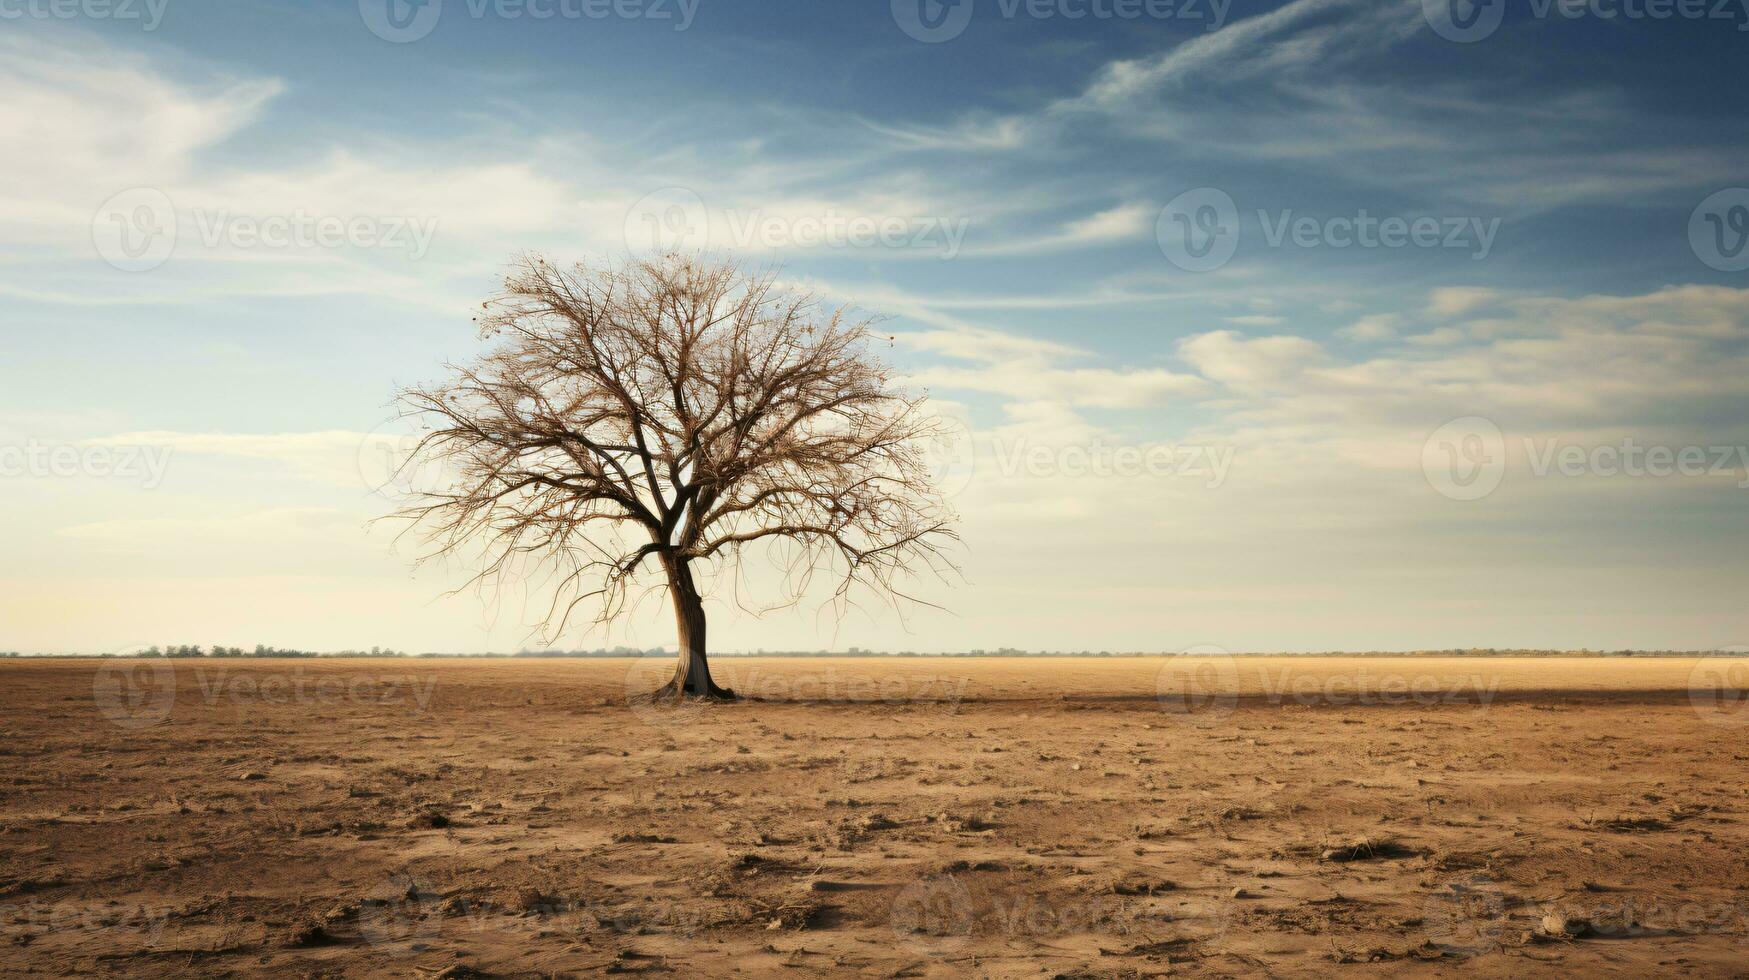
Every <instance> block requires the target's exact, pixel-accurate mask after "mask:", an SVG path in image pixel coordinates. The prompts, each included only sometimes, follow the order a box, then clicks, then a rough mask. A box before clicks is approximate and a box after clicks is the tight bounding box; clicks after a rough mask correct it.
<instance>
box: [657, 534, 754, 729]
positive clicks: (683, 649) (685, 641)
mask: <svg viewBox="0 0 1749 980" xmlns="http://www.w3.org/2000/svg"><path fill="white" fill-rule="evenodd" d="M662 568H663V570H664V571H666V572H667V573H668V591H669V593H670V595H671V596H672V597H673V599H674V625H675V627H676V628H677V630H678V633H679V637H680V643H679V647H680V663H679V664H678V665H677V666H676V667H675V669H674V679H673V680H671V681H669V682H668V683H667V684H664V685H662V688H661V689H660V690H658V691H656V694H655V696H656V697H657V698H676V699H678V698H682V697H695V698H709V699H711V700H716V701H733V700H734V699H735V692H734V691H731V690H729V689H728V688H726V687H718V686H717V682H716V681H714V680H712V679H711V668H710V661H709V659H708V657H707V656H706V654H705V624H704V602H703V601H702V600H701V599H700V598H699V595H698V587H697V586H696V585H694V584H693V581H692V569H690V568H688V567H687V562H686V559H684V558H676V557H675V556H673V555H663V556H662Z"/></svg>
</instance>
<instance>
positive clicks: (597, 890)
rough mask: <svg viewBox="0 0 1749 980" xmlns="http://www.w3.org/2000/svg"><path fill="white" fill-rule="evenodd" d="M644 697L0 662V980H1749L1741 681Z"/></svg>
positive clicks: (1091, 685)
mask: <svg viewBox="0 0 1749 980" xmlns="http://www.w3.org/2000/svg"><path fill="white" fill-rule="evenodd" d="M666 670H671V666H670V665H669V664H667V663H639V662H633V661H503V660H498V661H454V662H446V661H429V660H420V661H398V660H357V661H328V660H324V661H248V660H245V661H229V662H227V661H210V660H209V661H181V662H177V663H175V664H174V665H172V664H171V663H168V662H162V661H159V662H151V661H132V662H130V661H109V662H104V663H102V664H97V663H91V662H84V663H79V662H66V661H54V662H33V661H13V662H6V663H0V699H3V706H4V708H5V713H4V720H3V721H0V725H3V727H4V730H5V731H4V734H5V738H4V740H3V741H0V974H4V975H19V974H31V973H45V974H75V973H76V974H86V973H116V974H127V975H141V976H145V975H151V976H160V975H166V974H182V975H189V974H194V975H245V976H253V975H262V976H268V975H271V976H284V975H330V976H338V975H346V976H425V977H431V976H450V977H466V976H485V975H492V976H501V975H502V976H532V975H543V976H544V975H553V974H558V975H569V974H579V975H586V974H594V973H601V972H621V973H647V974H653V975H666V976H677V977H698V976H727V975H748V976H784V977H798V976H816V975H818V976H828V975H831V976H836V975H866V976H879V977H932V976H942V977H946V976H991V977H996V976H1070V977H1076V976H1158V975H1166V974H1193V975H1211V976H1226V975H1265V974H1267V975H1275V976H1298V975H1319V974H1327V973H1331V972H1335V971H1338V970H1348V971H1358V972H1363V973H1370V974H1379V975H1392V976H1395V975H1399V974H1404V973H1417V974H1419V973H1441V974H1451V975H1457V974H1459V973H1465V974H1471V973H1475V974H1481V975H1485V976H1506V975H1511V976H1523V975H1551V976H1552V975H1568V974H1574V973H1581V972H1585V973H1592V974H1596V973H1599V972H1601V971H1605V970H1608V971H1612V972H1615V971H1619V972H1623V973H1628V974H1632V975H1641V976H1644V975H1652V974H1659V975H1705V976H1719V975H1731V974H1738V975H1743V974H1746V973H1749V846H1746V845H1749V824H1746V823H1745V815H1746V810H1749V796H1746V794H1749V782H1746V780H1745V774H1746V773H1749V767H1746V765H1745V763H1746V761H1749V702H1746V701H1744V700H1742V695H1741V691H1742V690H1743V689H1744V688H1745V687H1749V665H1746V664H1745V662H1743V661H1727V660H1709V661H1691V660H1619V659H1611V660H1604V659H1549V660H1477V659H1462V660H1430V659H1389V660H1383V659H1365V660H1356V659H1316V660H1311V659H1281V658H1271V659H1249V658H1241V659H1237V660H1229V659H1223V658H1212V659H1200V660H1199V659H1173V660H1162V659H1112V660H1069V659H1065V660H904V661H871V660H776V659H771V660H724V661H722V662H720V664H719V667H718V674H719V679H721V680H723V681H725V682H726V683H728V684H730V685H731V686H734V687H736V688H738V689H740V690H741V691H742V692H743V693H749V694H752V695H754V696H755V697H756V698H758V700H752V701H748V702H745V703H740V704H736V705H732V706H723V707H714V708H708V709H700V710H679V711H676V710H673V709H658V708H633V707H630V706H628V705H627V703H626V693H627V692H628V690H629V691H639V690H644V689H647V688H652V687H654V686H655V685H656V682H657V680H658V675H659V673H660V672H662V671H666ZM1339 964H1349V965H1348V966H1339Z"/></svg>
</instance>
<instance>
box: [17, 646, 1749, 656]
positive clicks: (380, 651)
mask: <svg viewBox="0 0 1749 980" xmlns="http://www.w3.org/2000/svg"><path fill="white" fill-rule="evenodd" d="M1175 655H1177V654H1175V653H1174V652H1171V651H1140V650H1138V651H1127V652H1126V651H1115V652H1114V651H1110V650H1017V649H1014V648H1012V647H1002V648H1000V649H996V650H967V651H962V652H946V653H919V652H916V651H913V650H898V651H886V650H864V649H862V648H861V647H851V648H850V649H849V650H848V651H838V650H756V651H742V652H737V653H713V654H711V656H713V657H886V658H889V659H890V658H917V657H931V658H943V657H947V658H957V657H1162V656H1175ZM1208 655H1209V654H1206V653H1201V652H1199V653H1196V654H1192V656H1208ZM53 656H65V654H47V653H44V654H27V653H18V652H16V651H14V652H0V658H14V657H53ZM84 656H98V657H154V658H177V659H181V658H193V657H207V658H213V657H219V658H229V657H427V658H430V657H484V658H495V659H513V658H519V657H527V658H573V659H576V658H581V659H590V658H625V657H672V656H674V651H672V650H666V649H663V648H661V647H652V648H650V649H639V648H637V647H627V646H618V647H613V648H611V649H609V648H606V647H601V648H598V649H594V650H519V651H517V652H515V653H404V652H402V651H399V650H392V649H389V648H387V647H371V648H370V649H369V650H336V651H324V652H321V653H317V652H314V651H310V650H288V649H282V648H279V647H270V646H265V645H262V644H257V645H256V646H255V648H254V649H253V650H247V649H244V648H243V647H227V646H213V647H210V648H208V647H201V646H195V645H189V644H181V645H174V646H163V647H159V646H152V647H147V648H146V649H144V650H129V651H125V652H120V653H99V654H94V655H93V654H85V655H84ZM1232 656H1235V657H1714V656H1737V657H1741V656H1749V652H1746V651H1743V650H1734V651H1731V650H1502V649H1496V648H1492V647H1486V648H1483V647H1471V648H1468V649H1462V650H1411V651H1402V650H1369V651H1352V650H1333V651H1329V652H1325V653H1268V652H1243V653H1239V652H1236V653H1233V654H1232Z"/></svg>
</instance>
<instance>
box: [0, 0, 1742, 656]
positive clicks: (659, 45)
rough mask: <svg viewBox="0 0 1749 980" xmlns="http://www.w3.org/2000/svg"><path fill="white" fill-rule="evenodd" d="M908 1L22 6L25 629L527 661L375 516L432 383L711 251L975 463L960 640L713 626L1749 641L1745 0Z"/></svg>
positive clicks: (668, 637)
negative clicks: (871, 349)
mask: <svg viewBox="0 0 1749 980" xmlns="http://www.w3.org/2000/svg"><path fill="white" fill-rule="evenodd" d="M391 2H392V3H393V4H394V6H393V7H392V8H389V7H385V6H384V5H385V4H386V3H391ZM918 3H919V0H893V2H891V3H883V2H870V3H849V2H842V3H840V2H830V3H828V2H801V0H777V2H762V3H755V2H751V0H685V2H682V0H623V3H622V6H621V7H620V8H619V9H620V10H621V12H622V14H629V16H622V15H615V14H611V13H610V14H609V15H608V16H593V14H594V13H600V12H601V11H603V10H606V9H608V8H606V7H597V6H594V5H591V4H585V3H582V0H572V2H569V3H565V4H560V3H559V2H558V0H552V2H550V3H549V2H547V0H531V3H529V4H524V3H520V2H516V3H513V2H511V0H429V2H427V3H426V4H425V5H424V6H423V7H409V6H406V5H405V3H404V0H345V2H341V0H308V2H292V0H227V2H219V0H151V2H148V0H135V2H132V3H128V4H115V5H108V4H102V3H97V2H95V0H82V2H77V3H71V2H70V3H69V4H68V5H66V6H64V7H57V8H53V9H51V8H50V6H49V5H48V4H47V3H46V2H44V0H38V2H35V3H32V2H31V0H0V93H4V94H3V96H0V133H3V134H4V135H3V136H0V177H3V178H4V179H3V180H0V257H3V258H0V334H3V336H4V341H5V344H4V355H3V360H0V494H3V495H4V498H3V499H4V501H5V506H4V507H3V508H0V538H3V539H4V541H5V545H4V547H3V548H0V650H20V651H26V652H87V653H97V652H110V651H120V650H126V649H129V648H133V647H137V646H142V645H147V644H154V643H156V644H164V643H198V644H204V645H210V644H215V643H218V644H225V645H253V644H256V643H267V644H271V645H275V646H281V647H294V648H303V649H314V650H332V649H341V648H368V647H370V646H373V645H381V646H388V647H394V648H397V649H403V650H411V651H505V650H515V649H518V648H520V647H523V646H525V645H534V644H533V641H532V640H531V638H530V637H531V630H532V629H533V627H534V625H535V623H536V620H537V617H536V615H535V608H536V604H535V603H533V602H530V601H526V600H528V599H529V598H530V597H528V596H525V595H523V594H521V593H518V592H516V591H515V590H512V591H511V592H509V593H506V594H504V595H501V596H497V597H482V596H477V595H472V594H468V595H462V596H456V597H449V598H445V597H444V596H443V593H444V591H445V590H446V588H448V587H449V586H450V585H451V584H453V582H454V581H456V579H457V578H458V576H459V574H460V572H461V571H462V570H461V569H450V570H447V571H446V570H443V569H424V570H420V571H418V572H417V573H415V571H414V570H413V569H412V568H411V567H410V565H409V561H408V556H409V551H410V549H409V548H407V547H402V548H400V549H396V548H394V547H393V542H392V541H390V540H389V535H388V534H387V533H386V531H385V530H384V529H383V528H381V527H380V526H379V527H375V528H372V527H369V526H367V525H368V522H370V521H371V519H372V518H374V517H377V516H380V515H381V514H383V513H385V512H387V511H388V510H390V509H392V507H393V506H394V504H395V495H396V494H395V488H394V487H392V486H391V487H388V488H384V487H382V486H381V482H382V481H381V479H380V477H381V474H380V469H379V468H380V463H379V460H380V458H381V455H382V452H383V449H384V446H385V445H388V444H392V443H393V441H394V439H395V438H396V436H397V433H398V431H399V430H398V429H397V428H396V427H395V426H394V425H392V424H389V423H388V422H387V420H388V418H389V416H390V414H391V411H390V408H389V402H390V399H391V397H392V395H393V394H394V392H395V390H396V389H397V388H398V387H400V386H403V385H406V384H409V383H414V382H420V381H427V380H431V379H433V378H436V377H438V376H439V375H440V372H441V365H442V363H443V362H444V361H445V360H450V359H462V358H466V357H468V356H469V355H470V354H471V353H473V352H474V351H477V350H478V349H479V342H478V340H477V338H476V337H475V335H474V332H473V325H472V324H471V323H470V321H469V317H470V314H471V311H472V310H474V309H476V308H477V307H478V305H479V302H480V300H482V299H483V298H485V297H486V296H487V295H488V294H489V293H490V292H491V290H492V288H493V286H494V283H495V281H496V279H497V277H498V275H499V274H500V273H501V271H502V270H503V268H504V266H505V264H506V262H507V261H508V260H509V259H510V258H511V257H512V256H513V255H515V254H516V253H518V252H520V251H523V250H529V249H534V250H541V251H544V252H546V253H547V254H549V255H551V256H553V257H554V258H558V259H565V258H576V257H589V258H601V257H610V256H616V255H623V254H625V253H626V252H627V251H628V250H629V251H631V252H633V253H638V252H643V251H647V250H649V249H650V248H651V247H653V246H665V245H681V246H686V247H701V248H709V249H713V250H718V251H723V252H732V253H735V254H738V255H741V256H744V257H746V258H747V259H749V260H750V261H752V262H754V263H756V264H778V265H781V267H782V269H783V275H784V277H785V278H786V280H787V281H790V282H792V283H794V284H796V285H797V286H798V287H802V288H807V289H811V290H814V291H816V292H818V293H819V294H820V295H821V296H822V297H823V298H824V299H826V300H827V301H829V302H832V303H853V304H856V305H857V306H858V307H859V308H860V309H863V310H866V311H869V312H871V313H875V314H879V315H882V316H884V317H886V318H887V319H886V321H885V324H884V330H885V332H886V333H887V334H888V335H890V336H891V337H892V340H891V342H890V347H887V348H884V353H885V354H886V356H889V357H890V358H892V359H893V360H894V361H895V363H896V364H898V365H899V367H900V368H901V370H902V371H903V373H904V374H905V375H906V377H907V379H908V382H909V383H910V384H912V385H915V386H917V387H919V388H926V389H927V390H928V391H929V393H930V395H931V398H932V400H933V401H934V402H935V403H936V404H937V405H938V407H939V408H940V409H941V410H942V411H943V412H945V413H946V414H948V415H949V417H951V418H952V419H954V420H956V423H957V424H959V425H962V426H963V428H964V430H965V431H966V432H967V433H968V437H967V444H968V445H969V446H970V447H971V449H970V451H969V453H968V454H967V455H965V456H964V457H958V456H955V457H950V458H948V459H946V460H945V461H944V463H943V467H942V470H943V476H944V479H945V481H946V482H947V484H948V487H949V489H950V490H952V491H953V494H954V497H953V501H954V504H955V506H956V507H957V509H958V510H959V511H960V513H961V515H962V519H963V526H962V534H963V537H964V547H963V548H962V549H961V550H960V552H959V560H960V563H961V565H962V566H963V568H964V580H963V581H962V582H959V583H957V584H955V585H954V586H953V587H951V588H948V587H942V588H930V589H928V590H926V594H927V596H928V597H929V598H930V599H931V600H933V601H936V602H939V603H941V604H942V605H943V606H945V607H946V611H945V612H943V611H935V610H930V609H917V610H913V611H912V612H911V613H909V614H908V615H907V616H906V617H905V618H904V619H903V620H901V619H900V618H899V617H897V616H895V615H893V614H892V613H891V612H890V611H887V610H884V609H882V608H880V607H878V606H869V607H866V608H865V609H862V610H858V611H852V612H851V613H850V614H848V615H847V616H845V617H843V618H841V619H840V618H836V617H834V616H833V615H831V614H830V611H829V610H821V609H818V608H817V603H810V604H805V605H803V606H802V607H801V608H799V609H796V610H790V611H779V612H776V613H773V614H770V615H767V616H766V617H764V618H762V619H754V618H752V617H749V616H746V615H742V614H739V613H736V612H735V611H734V610H733V609H732V608H730V607H729V606H728V605H727V604H725V603H718V604H716V605H713V606H712V607H711V611H712V616H713V618H712V622H711V640H712V646H714V647H717V648H720V649H726V650H737V651H742V650H753V649H758V648H765V649H816V648H825V649H845V648H848V647H850V646H860V647H864V648H870V649H884V650H899V649H908V650H919V651H941V650H965V649H970V648H980V647H981V648H997V647H1003V646H1009V647H1018V648H1023V649H1031V650H1041V649H1042V650H1083V649H1093V650H1100V649H1110V650H1125V651H1173V650H1184V649H1187V648H1192V647H1211V646H1212V647H1219V648H1225V649H1229V650H1234V651H1262V650H1287V651H1307V650H1393V649H1394V650H1410V649H1442V648H1454V647H1520V648H1532V647H1534V648H1581V647H1585V648H1592V649H1621V648H1642V649H1718V648H1727V647H1745V646H1749V611H1746V610H1749V603H1745V601H1744V596H1745V594H1746V592H1749V589H1746V586H1749V547H1746V545H1749V520H1745V516H1746V514H1749V510H1746V508H1749V411H1746V409H1749V349H1746V348H1749V343H1746V341H1749V271H1745V270H1746V269H1749V248H1746V247H1745V245H1746V239H1749V190H1745V189H1744V188H1749V133H1746V132H1745V129H1744V126H1743V120H1744V119H1746V118H1749V91H1745V89H1744V87H1743V86H1742V85H1741V84H1740V78H1741V75H1742V65H1743V64H1744V60H1745V55H1746V54H1749V31H1746V30H1745V29H1744V28H1745V27H1749V10H1746V9H1745V8H1743V7H1736V6H1733V7H1724V8H1720V7H1717V6H1716V5H1712V4H1707V5H1704V6H1706V7H1707V8H1708V10H1709V11H1713V12H1717V11H1721V10H1722V11H1723V12H1724V13H1725V14H1728V15H1729V16H1728V17H1727V18H1725V19H1720V18H1714V17H1705V18H1697V19H1687V18H1685V17H1682V16H1672V17H1669V18H1663V19H1649V18H1646V17H1635V16H1629V15H1627V14H1626V13H1624V11H1627V10H1629V9H1636V10H1642V11H1643V9H1644V5H1630V4H1620V3H1611V2H1600V3H1598V4H1593V5H1592V7H1593V9H1591V10H1590V11H1589V12H1581V14H1580V15H1579V16H1574V17H1569V16H1564V15H1561V14H1559V13H1552V14H1549V15H1547V16H1538V15H1537V14H1536V13H1535V10H1534V7H1532V6H1523V7H1521V6H1519V5H1516V4H1513V5H1509V9H1508V10H1507V12H1506V15H1505V18H1504V21H1503V22H1502V23H1499V24H1498V25H1497V26H1493V27H1491V26H1490V25H1489V23H1488V22H1487V21H1486V20H1485V19H1484V21H1483V22H1482V24H1481V25H1480V26H1479V27H1472V28H1467V29H1466V28H1461V27H1459V26H1457V25H1456V23H1455V22H1453V21H1451V20H1450V19H1449V18H1446V19H1444V20H1442V16H1443V15H1442V13H1441V11H1442V9H1443V8H1442V6H1441V3H1440V2H1439V0H1429V3H1427V4H1424V3H1423V2H1422V0H1291V2H1285V3H1283V2H1275V0H1257V2H1250V3H1247V2H1245V0H1232V2H1231V3H1230V5H1229V4H1228V3H1226V2H1225V0H1222V2H1220V3H1216V2H1214V0H1200V2H1191V3H1188V4H1177V5H1163V4H1159V3H1156V4H1151V5H1150V4H1144V3H1140V2H1138V3H1136V4H1133V5H1132V4H1125V3H1116V5H1115V6H1114V5H1113V2H1111V0H1100V2H1094V0H1049V2H1047V0H1038V2H1037V3H1032V4H1027V3H1021V4H1015V3H1009V2H1005V0H960V3H958V4H954V5H951V6H947V7H941V6H938V5H936V4H935V3H934V0H921V3H922V6H921V7H919V6H918ZM1462 6H1463V7H1464V9H1466V10H1467V6H1468V5H1467V4H1463V5H1462ZM56 10H59V11H60V13H56V12H55V11H56ZM920 10H921V11H923V12H924V13H925V16H924V17H923V18H922V19H919V11H920ZM539 11H552V12H553V14H554V15H553V16H551V17H536V16H534V13H535V12H539ZM1078 11H1079V12H1086V13H1087V15H1086V16H1081V17H1072V16H1069V15H1070V14H1073V13H1075V12H1078ZM1150 11H1152V13H1150ZM1168 11H1170V16H1166V15H1162V14H1165V13H1166V12H1168ZM1609 11H1615V12H1616V13H1617V14H1618V15H1617V16H1613V17H1611V16H1603V14H1606V13H1608V12H1609ZM68 12H70V13H71V15H70V16H68V15H65V14H67V13H68ZM124 12H125V13H124ZM968 12H969V19H965V16H964V15H965V14H966V13H968ZM1118 12H1127V13H1129V14H1133V15H1134V16H1117V15H1116V14H1117V13H1118ZM130 15H131V16H130ZM1108 15H1109V16H1108ZM937 17H939V20H938V19H937ZM1462 19H1463V18H1462V17H1460V18H1459V20H1462ZM1217 21H1218V23H1217ZM1465 23H1467V21H1465ZM932 25H933V26H932ZM1466 30H1468V31H1469V32H1470V33H1468V34H1465V31H1466ZM1454 37H1464V38H1467V39H1465V40H1454V39H1453V38H1454ZM1302 219H1310V220H1309V221H1305V220H1302ZM1429 222H1431V223H1429ZM1411 229H1419V230H1418V231H1415V232H1414V233H1413V234H1411V231H1410V230H1411ZM171 232H173V233H171ZM282 232H283V233H284V235H283V236H282V234H281V233H282ZM282 237H283V238H284V240H281V239H282ZM1417 239H1419V240H1417ZM1223 260H1224V261H1223ZM819 598H822V599H823V598H824V596H823V595H822V596H820V597H819ZM672 629H673V623H672V619H671V616H670V614H669V612H668V610H667V609H666V608H665V607H664V606H663V605H661V604H660V603H656V602H652V603H649V604H647V605H645V606H644V607H642V608H641V609H640V610H639V613H638V615H637V616H635V617H633V618H632V619H631V620H629V621H627V622H626V623H624V624H622V626H621V628H618V629H615V630H614V631H612V632H611V633H603V632H599V631H597V632H593V633H589V632H584V631H582V630H574V631H572V632H570V633H568V634H566V635H565V636H563V637H561V638H560V639H559V640H558V642H557V644H556V645H558V646H562V647H567V648H574V647H587V648H593V647H597V646H613V645H616V644H620V643H627V644H632V645H637V646H652V645H663V644H668V643H671V642H672Z"/></svg>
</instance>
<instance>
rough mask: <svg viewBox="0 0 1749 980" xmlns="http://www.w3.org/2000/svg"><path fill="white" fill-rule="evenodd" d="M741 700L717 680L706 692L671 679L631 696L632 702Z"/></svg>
mask: <svg viewBox="0 0 1749 980" xmlns="http://www.w3.org/2000/svg"><path fill="white" fill-rule="evenodd" d="M739 700H741V696H740V695H739V694H736V693H735V692H734V691H731V690H729V689H728V688H726V687H720V686H718V685H717V683H716V682H715V681H711V682H710V689H709V690H708V691H705V692H702V693H701V692H698V691H686V690H682V689H681V688H680V685H679V684H677V683H675V682H674V681H672V680H670V681H669V682H668V683H666V684H664V685H662V686H661V687H659V688H657V689H656V690H654V691H651V692H650V693H648V694H637V695H633V697H632V698H631V703H632V704H637V705H644V704H680V703H682V702H688V703H701V704H709V703H721V704H727V703H729V702H733V701H739Z"/></svg>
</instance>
